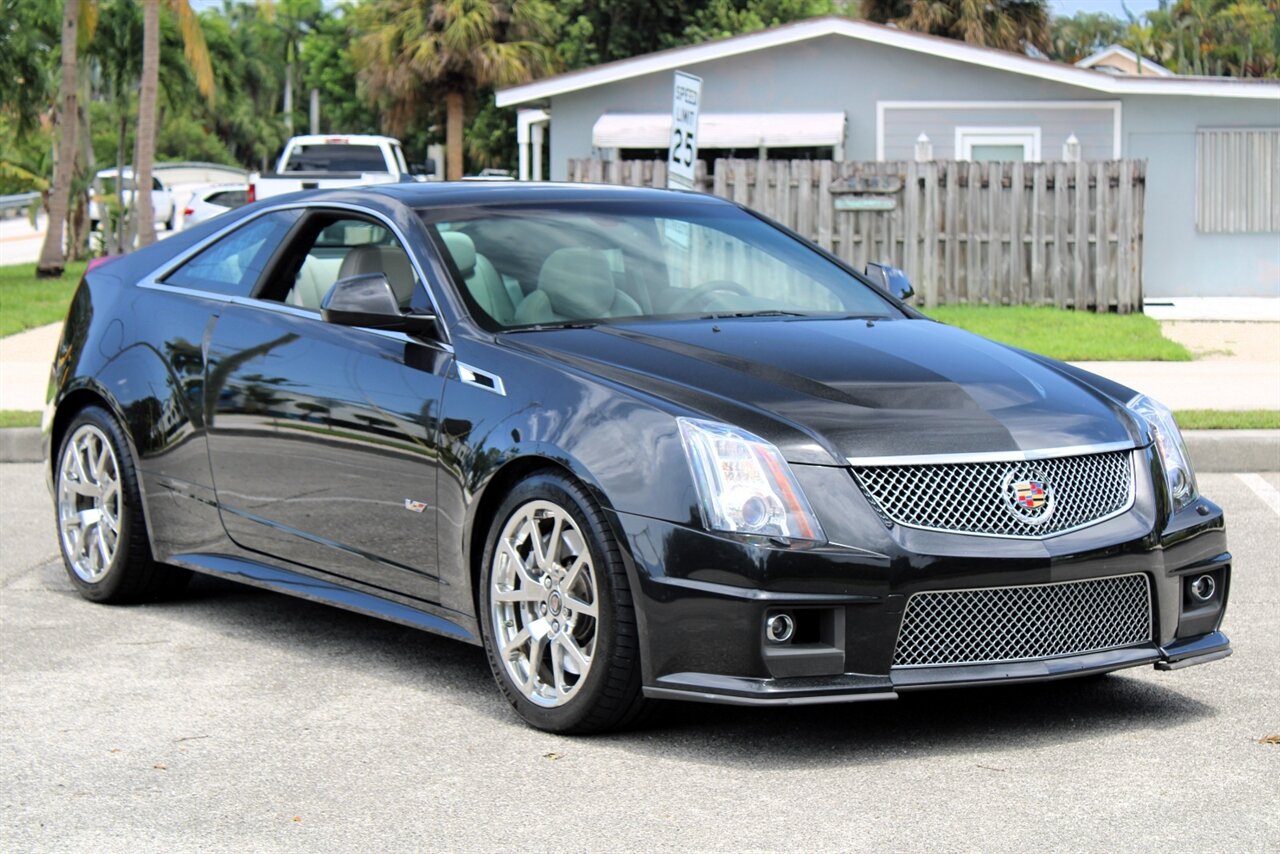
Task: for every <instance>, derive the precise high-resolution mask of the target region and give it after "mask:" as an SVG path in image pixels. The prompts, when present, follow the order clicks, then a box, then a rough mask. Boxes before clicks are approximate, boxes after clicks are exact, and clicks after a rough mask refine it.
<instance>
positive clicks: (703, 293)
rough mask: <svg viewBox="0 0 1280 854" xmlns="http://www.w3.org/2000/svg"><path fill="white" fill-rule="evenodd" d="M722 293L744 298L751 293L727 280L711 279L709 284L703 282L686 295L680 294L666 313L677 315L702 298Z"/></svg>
mask: <svg viewBox="0 0 1280 854" xmlns="http://www.w3.org/2000/svg"><path fill="white" fill-rule="evenodd" d="M724 292H729V293H735V294H742V295H743V296H746V297H749V296H751V291H749V290H747V289H746V288H745V287H743V286H742V285H740V284H738V283H737V282H732V281H730V280H728V279H712V280H711V281H709V282H703V283H702V284H700V285H698V286H697V287H696V288H694V289H693V290H691V291H689V292H688V293H686V294H681V296H680V298H679V299H677V300H676V301H675V303H673V304H672V306H671V308H670V309H668V311H670V312H671V313H672V314H678V313H680V312H681V311H684V310H685V309H686V308H688V307H689V306H691V305H693V304H694V303H695V302H697V301H698V300H700V299H702V298H703V297H707V296H710V295H711V294H714V293H724Z"/></svg>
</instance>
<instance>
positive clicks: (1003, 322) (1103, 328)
mask: <svg viewBox="0 0 1280 854" xmlns="http://www.w3.org/2000/svg"><path fill="white" fill-rule="evenodd" d="M925 313H926V314H928V315H929V316H930V317H932V318H934V319H935V320H940V321H942V322H943V323H949V324H951V325H952V326H959V327H960V328H961V329H967V330H969V331H970V332H975V333H977V334H978V335H982V336H984V337H987V338H991V339H992V340H995V341H1000V342H1002V343H1004V344H1011V345H1013V346H1014V347H1020V348H1022V349H1023V350H1030V351H1032V352H1033V353H1041V354H1043V355H1045V356H1049V357H1051V358H1054V359H1062V360H1063V361H1068V362H1095V361H1096V362H1130V361H1134V362H1144V361H1157V362H1187V361H1190V360H1191V353H1190V352H1189V351H1188V350H1187V348H1186V347H1183V346H1182V345H1181V344H1179V343H1177V342H1176V341H1170V340H1169V339H1168V338H1165V337H1164V336H1162V335H1161V334H1160V324H1159V322H1157V321H1155V320H1152V319H1151V318H1149V317H1147V316H1146V315H1144V314H1093V313H1091V312H1087V311H1068V310H1066V309H1061V308H1049V307H1041V306H1026V305H1017V306H971V305H940V306H934V307H933V308H930V309H928V310H927V311H926V312H925Z"/></svg>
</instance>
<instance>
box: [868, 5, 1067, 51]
mask: <svg viewBox="0 0 1280 854" xmlns="http://www.w3.org/2000/svg"><path fill="white" fill-rule="evenodd" d="M862 14H863V16H864V17H865V18H867V19H868V20H871V21H876V22H879V23H884V24H894V25H895V26H897V27H900V28H901V29H904V30H913V31H915V32H918V33H929V34H931V35H935V36H946V37H947V38H953V39H959V40H960V41H964V42H968V43H969V44H975V45H982V46H983V47H995V48H1001V49H1003V50H1011V51H1019V52H1021V51H1022V50H1023V49H1024V48H1025V47H1026V46H1027V45H1032V46H1034V47H1036V48H1038V49H1039V50H1041V51H1045V52H1048V51H1049V49H1050V29H1049V8H1048V3H1047V0H915V2H907V0H863V3H862Z"/></svg>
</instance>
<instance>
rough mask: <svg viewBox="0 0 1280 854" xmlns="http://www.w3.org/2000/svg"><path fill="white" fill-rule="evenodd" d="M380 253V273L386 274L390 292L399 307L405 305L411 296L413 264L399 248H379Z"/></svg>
mask: <svg viewBox="0 0 1280 854" xmlns="http://www.w3.org/2000/svg"><path fill="white" fill-rule="evenodd" d="M378 248H379V249H380V250H381V252H382V272H384V273H386V274H387V281H388V282H390V283H391V290H393V291H395V294H396V299H397V300H399V301H400V304H401V305H407V304H408V302H409V298H410V297H411V296H412V295H413V283H414V281H415V280H414V276H413V264H412V263H410V261H409V256H408V255H406V254H405V251H404V250H403V249H401V248H400V247H399V246H380V247H378Z"/></svg>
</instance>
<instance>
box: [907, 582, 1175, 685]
mask: <svg viewBox="0 0 1280 854" xmlns="http://www.w3.org/2000/svg"><path fill="white" fill-rule="evenodd" d="M1135 576H1136V577H1138V578H1141V579H1142V581H1143V583H1144V584H1145V585H1146V588H1147V612H1148V614H1151V613H1153V605H1152V596H1151V577H1150V576H1149V575H1148V574H1147V573H1145V572H1122V573H1120V574H1119V575H1099V576H1096V577H1094V578H1073V579H1071V580H1069V581H1047V582H1044V583H1043V584H1001V585H995V586H992V587H955V588H948V589H940V590H917V591H916V592H914V593H912V594H911V595H910V596H908V597H907V601H906V603H905V604H903V606H902V614H903V620H901V621H899V623H898V634H897V637H895V638H894V641H893V648H894V652H895V653H896V652H897V649H898V642H899V641H901V640H902V629H903V625H904V623H905V622H906V619H905V618H906V615H907V614H908V613H909V611H910V608H911V600H912V599H914V598H916V597H917V596H926V595H930V594H938V593H982V592H985V591H989V590H1021V589H1025V588H1027V587H1060V586H1062V585H1065V584H1084V583H1087V582H1090V581H1111V580H1113V579H1119V578H1132V577H1135ZM1148 632H1149V634H1150V637H1149V638H1148V640H1146V641H1140V642H1137V643H1129V644H1120V645H1118V646H1109V647H1105V648H1103V649H1091V650H1087V651H1084V652H1069V653H1065V654H1063V655H1041V656H1037V657H1035V658H1004V659H996V660H992V661H970V662H965V663H963V664H894V665H892V666H891V667H890V670H922V669H928V668H930V667H948V668H953V667H985V666H987V665H991V664H1013V663H1020V662H1024V661H1051V660H1053V659H1055V658H1072V657H1074V656H1077V655H1092V654H1093V653H1095V652H1109V651H1110V650H1113V649H1131V648H1133V647H1138V646H1143V645H1145V644H1151V643H1154V642H1155V627H1154V626H1153V625H1151V624H1150V622H1148Z"/></svg>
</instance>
